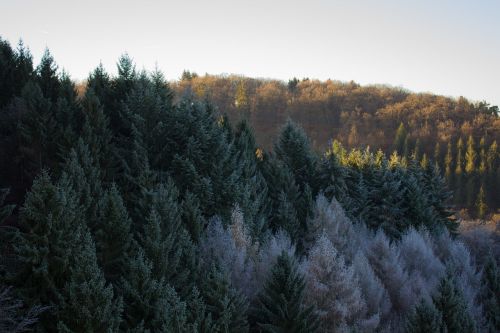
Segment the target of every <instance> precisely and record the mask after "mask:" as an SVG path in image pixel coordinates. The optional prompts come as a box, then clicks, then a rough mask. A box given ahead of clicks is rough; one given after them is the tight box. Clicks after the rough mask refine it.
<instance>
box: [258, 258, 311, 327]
mask: <svg viewBox="0 0 500 333" xmlns="http://www.w3.org/2000/svg"><path fill="white" fill-rule="evenodd" d="M304 287H305V282H304V278H303V276H302V275H301V274H300V273H299V271H298V269H297V267H296V263H295V261H294V259H293V258H291V257H290V256H289V255H288V254H286V253H285V252H283V253H282V254H281V255H280V256H279V257H278V259H277V262H276V264H275V265H274V267H273V269H272V270H271V276H270V277H269V278H268V280H267V282H266V284H265V285H264V290H263V291H262V292H261V293H260V294H259V296H258V299H257V303H256V305H255V307H254V309H253V318H254V320H255V321H256V325H257V327H258V328H259V329H260V331H261V332H272V333H275V332H290V333H296V332H303V333H306V332H315V331H316V330H317V329H318V322H317V318H316V317H315V315H314V314H313V309H312V308H309V307H305V306H304V304H303V292H304Z"/></svg>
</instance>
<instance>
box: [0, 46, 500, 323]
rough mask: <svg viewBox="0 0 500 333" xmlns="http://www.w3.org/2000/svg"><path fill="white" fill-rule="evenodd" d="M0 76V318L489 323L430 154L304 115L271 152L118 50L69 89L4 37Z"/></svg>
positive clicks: (476, 273) (486, 303) (493, 318)
mask: <svg viewBox="0 0 500 333" xmlns="http://www.w3.org/2000/svg"><path fill="white" fill-rule="evenodd" d="M188 74H190V73H186V76H187V75H188ZM0 75H1V76H0V86H1V87H5V89H2V90H0V91H1V94H2V96H1V99H0V118H1V120H0V125H1V128H0V147H1V149H2V155H1V159H0V185H1V186H2V187H3V188H10V193H9V192H8V191H7V190H3V191H2V195H1V196H0V199H1V202H0V207H2V208H1V209H0V237H1V239H2V243H1V248H0V251H1V253H0V259H1V260H0V284H1V285H0V287H1V289H0V314H1V315H2V317H1V318H0V331H2V332H3V331H6V332H9V331H26V330H27V329H30V328H34V327H36V329H37V331H40V332H54V331H61V332H116V331H126V332H247V331H250V332H314V331H318V332H349V331H362V332H387V331H405V330H406V331H409V332H420V331H425V330H427V329H428V328H429V327H432V328H436V329H439V330H440V331H443V332H445V331H448V332H452V331H457V330H458V331H460V330H462V331H464V332H465V331H466V332H474V331H478V332H479V331H488V330H489V331H491V332H494V331H495V330H498V323H499V320H498V318H499V312H498V311H499V310H498V309H499V303H500V302H499V300H498V289H499V278H498V277H499V273H498V268H497V267H498V266H497V262H496V261H495V259H490V260H485V261H484V263H485V265H484V270H483V269H482V267H479V266H477V265H476V263H475V259H474V257H473V256H472V255H471V254H470V253H469V250H468V249H467V247H466V246H465V245H464V244H463V243H462V242H460V241H458V240H457V239H456V238H455V235H456V232H457V222H456V221H455V219H454V218H453V215H452V212H451V211H450V209H449V206H448V204H449V200H450V196H451V193H450V192H449V191H448V190H447V189H446V185H445V182H444V179H443V178H442V176H441V173H440V171H439V169H438V168H437V166H435V164H433V163H430V162H429V163H422V162H421V161H420V160H419V159H417V158H411V157H405V156H402V155H400V154H397V153H396V154H393V155H391V156H390V157H387V156H386V155H384V153H383V152H382V151H377V152H372V151H370V149H369V148H366V149H353V150H350V151H348V150H346V149H345V148H344V147H343V146H342V145H341V144H340V143H339V142H333V143H332V145H331V147H330V148H329V149H328V150H327V151H326V153H325V154H323V155H318V154H317V153H316V152H315V151H314V150H313V148H312V145H311V143H310V141H309V139H308V137H307V135H306V134H305V132H304V131H303V130H302V129H301V128H300V127H299V126H298V125H296V124H295V123H294V122H293V121H287V122H286V124H285V125H284V126H283V127H282V129H281V132H280V135H279V138H278V139H277V140H276V142H275V145H274V147H273V150H272V152H269V151H263V150H262V149H260V148H258V146H257V144H256V139H255V138H254V135H253V132H252V129H251V127H250V126H249V124H248V123H247V122H245V121H243V122H241V123H239V124H238V125H237V126H235V127H234V128H233V127H232V126H231V124H230V123H229V121H228V119H227V117H226V116H225V115H224V114H222V113H221V112H220V111H219V110H217V109H216V108H215V107H214V106H213V105H212V104H210V102H208V101H206V100H202V101H200V100H199V99H197V98H196V96H195V95H193V94H184V95H183V96H182V97H179V96H176V94H175V93H174V92H173V90H172V89H171V87H170V86H169V84H168V83H167V82H166V81H165V79H164V78H163V76H162V74H161V73H159V72H157V71H155V72H152V73H148V72H144V71H143V72H138V71H136V70H135V66H134V64H133V62H132V60H131V58H130V57H128V56H127V55H124V56H122V57H121V58H120V60H119V62H118V75H117V76H114V77H113V76H110V75H108V74H107V73H106V72H105V71H104V69H103V67H102V66H99V67H97V68H96V69H95V70H94V71H93V72H92V73H91V75H90V76H89V78H88V80H87V83H86V89H85V92H84V94H83V95H82V96H78V94H77V91H76V88H75V85H74V83H73V82H72V81H71V80H70V79H69V77H68V76H67V75H66V74H59V72H58V70H57V66H56V64H55V62H54V59H53V58H52V56H51V54H50V52H49V51H46V52H45V54H44V56H43V58H42V61H41V63H40V65H39V66H38V67H37V68H33V65H32V60H31V55H30V53H29V51H28V50H27V49H26V48H25V47H24V46H23V45H22V44H20V46H19V47H18V49H17V50H13V49H12V48H11V46H10V45H9V44H8V43H7V42H5V41H0ZM191 76H192V75H191ZM191 79H192V77H191ZM239 91H240V93H241V94H242V93H243V86H242V87H240V88H239ZM248 103H249V102H248V100H247V99H246V98H245V96H243V95H241V96H239V99H238V105H240V106H241V107H244V106H245V105H248ZM486 252H487V251H486Z"/></svg>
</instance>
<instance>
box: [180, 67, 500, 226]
mask: <svg viewBox="0 0 500 333" xmlns="http://www.w3.org/2000/svg"><path fill="white" fill-rule="evenodd" d="M173 88H174V90H175V91H176V92H177V95H178V96H183V95H185V94H192V95H194V96H196V97H198V98H201V99H204V98H209V99H210V100H212V101H213V103H214V104H215V105H217V106H218V107H219V109H220V110H223V111H224V112H226V113H227V115H228V118H229V119H230V120H231V121H232V122H233V123H237V122H238V121H239V120H241V119H246V120H247V121H248V122H249V123H250V124H251V125H252V126H253V128H254V129H255V132H256V138H257V142H258V143H259V145H261V146H262V147H264V148H266V149H269V148H272V147H273V142H274V141H275V140H276V138H277V136H278V134H279V129H280V127H281V126H282V124H284V123H285V122H286V121H287V119H288V118H290V119H293V120H294V121H295V122H297V123H299V124H301V126H302V127H303V128H304V130H305V132H306V133H307V135H308V136H309V137H310V138H311V143H312V146H313V148H315V149H316V150H318V151H323V150H324V149H327V148H328V147H329V146H330V143H331V140H338V141H339V142H341V143H342V144H343V145H344V146H346V147H347V148H349V149H350V148H359V147H366V146H370V147H371V148H372V150H374V151H376V150H378V149H382V151H383V152H385V153H386V154H387V155H390V154H392V153H393V152H394V151H397V152H398V154H399V155H401V156H403V157H405V158H406V159H410V158H412V156H413V157H414V158H416V159H417V160H419V161H423V162H424V163H428V162H429V160H431V159H432V163H433V164H436V165H438V166H439V168H440V171H441V173H442V174H443V175H445V176H446V177H445V178H446V181H447V183H448V186H449V188H451V189H453V190H454V192H455V198H454V200H453V204H454V205H456V207H458V208H467V209H468V210H469V213H470V215H472V216H473V217H479V218H484V217H485V214H487V213H488V212H492V211H495V210H496V209H498V208H500V207H499V202H500V198H499V196H498V193H499V192H500V190H499V189H500V183H499V182H500V169H499V168H500V161H499V150H498V142H499V140H500V118H499V116H500V113H499V109H498V107H497V106H491V105H489V104H487V103H486V102H479V103H473V102H470V101H468V100H467V99H465V98H463V97H460V98H458V99H452V98H448V97H443V96H436V95H431V94H415V93H411V92H408V91H405V90H403V89H401V88H391V87H387V86H360V85H359V84H356V83H354V82H348V83H344V82H338V81H332V80H327V81H324V82H322V81H317V80H309V79H307V78H306V79H303V80H298V79H295V78H294V79H292V80H290V81H289V82H288V84H287V83H285V82H281V81H276V80H263V79H252V78H247V77H241V76H213V75H208V74H207V75H205V76H198V75H195V74H193V73H190V75H188V76H183V77H182V78H181V79H180V80H179V81H178V82H174V83H173ZM242 101H244V102H242ZM425 161H427V162H425ZM481 189H482V191H481Z"/></svg>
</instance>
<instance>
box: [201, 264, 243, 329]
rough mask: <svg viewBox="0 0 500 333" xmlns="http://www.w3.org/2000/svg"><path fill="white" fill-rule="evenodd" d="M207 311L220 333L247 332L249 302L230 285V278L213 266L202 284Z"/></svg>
mask: <svg viewBox="0 0 500 333" xmlns="http://www.w3.org/2000/svg"><path fill="white" fill-rule="evenodd" d="M202 286H203V288H202V291H203V298H204V300H205V304H206V309H207V311H208V312H210V314H211V318H212V320H213V324H214V326H215V327H216V330H218V331H220V332H227V333H229V332H235V333H236V332H247V331H248V323H247V309H248V302H247V300H246V298H245V296H243V295H241V294H240V293H239V292H237V291H236V290H235V289H234V288H233V287H232V286H231V285H230V283H229V280H228V277H227V276H225V274H224V273H223V272H222V271H221V270H220V269H218V268H217V267H216V266H215V265H212V267H211V269H210V270H209V272H208V275H207V276H206V277H205V278H204V279H203V282H202Z"/></svg>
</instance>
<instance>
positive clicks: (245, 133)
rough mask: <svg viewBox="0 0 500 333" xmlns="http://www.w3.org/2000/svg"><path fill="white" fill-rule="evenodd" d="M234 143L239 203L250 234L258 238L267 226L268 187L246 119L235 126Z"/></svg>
mask: <svg viewBox="0 0 500 333" xmlns="http://www.w3.org/2000/svg"><path fill="white" fill-rule="evenodd" d="M234 145H235V149H236V153H237V155H238V158H237V159H238V161H239V164H240V170H241V176H240V177H241V180H240V182H241V185H240V192H241V194H240V195H241V198H240V200H239V205H240V208H241V210H242V212H243V216H244V218H245V221H247V223H248V224H249V225H250V230H251V233H252V235H253V236H254V237H257V238H258V237H260V236H261V235H262V234H263V233H264V231H265V229H266V228H267V223H266V222H267V221H266V218H267V215H268V213H269V204H268V202H267V201H268V188H267V184H266V181H265V179H264V176H263V175H262V173H261V170H260V162H259V160H258V158H257V156H256V151H257V144H256V142H255V137H254V134H253V131H252V129H251V128H250V126H249V124H248V123H247V121H246V120H243V121H242V122H240V123H239V124H238V126H237V128H236V132H235V140H234Z"/></svg>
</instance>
